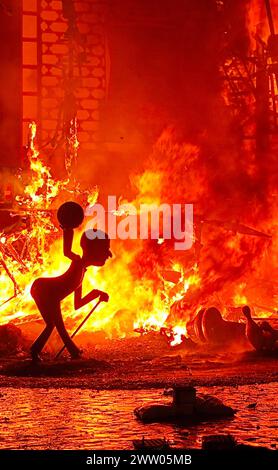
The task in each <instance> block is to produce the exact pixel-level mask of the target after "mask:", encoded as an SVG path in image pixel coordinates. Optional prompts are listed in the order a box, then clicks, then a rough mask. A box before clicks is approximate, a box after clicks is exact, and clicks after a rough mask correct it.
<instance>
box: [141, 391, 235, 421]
mask: <svg viewBox="0 0 278 470" xmlns="http://www.w3.org/2000/svg"><path fill="white" fill-rule="evenodd" d="M134 413H135V415H136V417H137V418H138V419H140V420H141V421H143V423H155V422H156V423H159V422H165V421H174V422H176V421H180V420H187V421H188V422H190V421H193V422H196V421H197V422H198V421H205V420H207V419H219V418H230V417H232V416H234V414H235V410H233V409H232V408H231V407H229V406H226V405H224V403H223V402H222V401H221V400H219V399H218V398H216V397H213V396H211V395H206V394H198V396H196V389H195V388H194V387H174V391H173V402H172V403H170V404H168V405H160V404H157V405H156V404H151V405H146V406H141V407H138V408H135V410H134Z"/></svg>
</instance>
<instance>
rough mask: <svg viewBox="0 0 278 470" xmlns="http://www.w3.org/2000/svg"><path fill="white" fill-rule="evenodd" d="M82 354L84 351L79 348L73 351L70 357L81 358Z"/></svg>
mask: <svg viewBox="0 0 278 470" xmlns="http://www.w3.org/2000/svg"><path fill="white" fill-rule="evenodd" d="M82 354H83V351H82V350H81V349H78V350H77V351H74V352H73V353H71V355H70V357H71V359H73V360H74V359H81V357H82Z"/></svg>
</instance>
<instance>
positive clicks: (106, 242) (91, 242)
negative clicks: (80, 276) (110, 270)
mask: <svg viewBox="0 0 278 470" xmlns="http://www.w3.org/2000/svg"><path fill="white" fill-rule="evenodd" d="M80 245H81V248H82V250H83V260H84V263H85V265H86V266H103V265H104V264H105V262H106V261H107V260H108V258H112V253H111V251H110V239H109V237H108V235H107V233H105V232H102V231H101V230H95V229H89V230H86V231H85V232H84V233H83V235H82V237H81V241H80Z"/></svg>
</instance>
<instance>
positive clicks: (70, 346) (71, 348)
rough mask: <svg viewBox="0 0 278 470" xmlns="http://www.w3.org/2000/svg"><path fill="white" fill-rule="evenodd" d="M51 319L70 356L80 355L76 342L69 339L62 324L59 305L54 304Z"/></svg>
mask: <svg viewBox="0 0 278 470" xmlns="http://www.w3.org/2000/svg"><path fill="white" fill-rule="evenodd" d="M52 315H53V317H52V318H53V321H54V323H55V326H56V328H57V331H58V333H59V335H60V336H61V339H62V340H63V342H64V344H65V346H66V348H67V350H68V352H69V353H70V355H71V356H72V357H79V356H80V349H79V348H78V347H77V346H76V344H75V343H74V342H73V340H72V339H71V337H70V335H69V334H68V332H67V330H66V327H65V325H64V321H63V318H62V313H61V308H60V305H59V306H58V307H57V306H55V311H53V312H52Z"/></svg>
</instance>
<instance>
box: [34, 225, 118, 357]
mask: <svg viewBox="0 0 278 470" xmlns="http://www.w3.org/2000/svg"><path fill="white" fill-rule="evenodd" d="M72 241H73V229H71V228H63V251H64V255H65V256H66V257H67V258H69V259H70V260H71V265H70V267H69V269H68V270H67V271H66V272H65V273H64V274H62V275H61V276H58V277H53V278H39V279H36V280H35V281H34V283H33V284H32V287H31V295H32V297H33V299H34V301H35V302H36V304H37V307H38V309H39V311H40V313H41V315H42V317H43V319H44V321H45V323H46V327H45V329H44V330H43V331H42V333H41V334H40V336H39V337H38V338H37V339H36V341H35V342H34V343H33V345H32V346H31V356H32V359H33V361H34V362H39V361H40V357H39V354H40V352H41V351H42V349H43V347H44V346H45V344H46V342H47V340H48V339H49V337H50V335H51V333H52V331H53V329H54V328H55V327H56V329H57V331H58V333H59V335H60V337H61V339H62V340H63V342H64V344H65V346H66V348H67V349H68V351H69V353H70V355H71V357H72V358H73V359H77V358H79V357H80V355H81V351H80V350H79V349H78V347H77V346H76V344H75V343H74V342H73V340H72V339H71V338H70V335H69V334H68V332H67V330H66V328H65V325H64V321H63V318H62V313H61V306H60V303H61V300H63V299H64V298H65V297H67V296H68V295H69V294H71V293H72V292H74V308H75V309H76V310H77V309H79V308H81V307H83V305H86V304H87V303H88V302H91V300H93V299H95V298H97V297H99V300H101V301H102V302H108V300H109V296H108V294H106V293H105V292H102V291H100V290H96V289H93V290H92V291H91V292H89V293H88V294H87V295H85V297H83V298H82V282H83V278H84V275H85V272H86V268H87V267H88V266H103V265H104V264H105V262H106V261H107V259H108V258H110V257H112V253H111V251H110V239H109V237H108V235H107V234H106V233H104V232H102V231H100V230H98V231H97V230H93V229H90V230H87V231H86V232H84V233H83V235H82V237H81V241H80V245H81V248H82V250H83V255H82V257H80V256H79V255H77V254H75V253H73V252H72Z"/></svg>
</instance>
